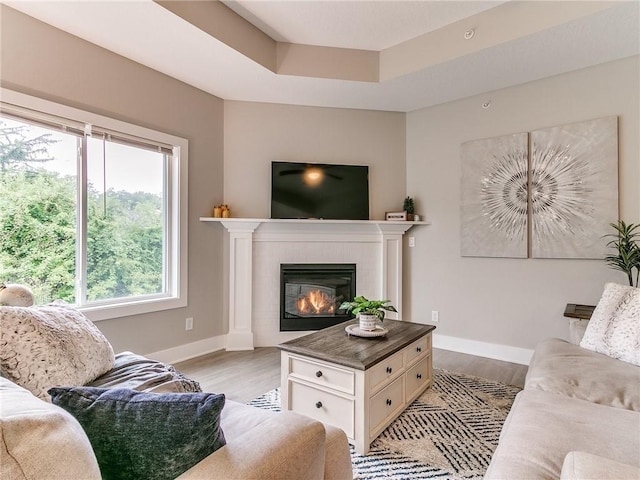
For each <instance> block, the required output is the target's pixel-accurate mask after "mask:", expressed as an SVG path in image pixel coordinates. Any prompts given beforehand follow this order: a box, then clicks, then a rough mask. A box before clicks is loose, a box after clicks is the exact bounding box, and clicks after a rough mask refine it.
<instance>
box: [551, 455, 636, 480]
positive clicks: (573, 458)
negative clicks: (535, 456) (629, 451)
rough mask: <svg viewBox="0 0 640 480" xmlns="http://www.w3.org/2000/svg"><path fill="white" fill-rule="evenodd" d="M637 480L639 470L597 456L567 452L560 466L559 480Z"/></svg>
mask: <svg viewBox="0 0 640 480" xmlns="http://www.w3.org/2000/svg"><path fill="white" fill-rule="evenodd" d="M592 478H593V479H596V478H597V479H598V480H638V479H639V478H640V468H638V467H634V466H632V465H627V464H624V463H620V462H616V461H613V460H611V459H609V458H604V457H601V456H599V455H592V454H590V453H584V452H569V453H568V454H567V456H566V457H565V458H564V463H563V464H562V474H561V475H560V480H585V479H592Z"/></svg>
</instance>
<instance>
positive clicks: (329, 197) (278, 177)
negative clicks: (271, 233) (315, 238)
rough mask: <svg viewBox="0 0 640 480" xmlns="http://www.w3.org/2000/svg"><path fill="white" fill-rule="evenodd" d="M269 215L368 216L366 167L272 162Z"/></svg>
mask: <svg viewBox="0 0 640 480" xmlns="http://www.w3.org/2000/svg"><path fill="white" fill-rule="evenodd" d="M271 218H323V219H331V220H369V167H367V166H363V165H329V164H316V163H292V162H272V163H271Z"/></svg>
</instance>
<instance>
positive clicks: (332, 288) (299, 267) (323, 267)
mask: <svg viewBox="0 0 640 480" xmlns="http://www.w3.org/2000/svg"><path fill="white" fill-rule="evenodd" d="M355 291H356V266H355V264H351V263H340V264H333V263H331V264H327V263H312V264H309V263H295V264H281V265H280V331H305V330H320V329H322V328H326V327H330V326H332V325H336V324H338V323H341V322H344V321H345V320H348V319H349V318H351V315H350V314H349V313H347V312H346V311H344V310H340V308H339V307H340V304H342V302H345V301H351V300H353V297H354V296H355Z"/></svg>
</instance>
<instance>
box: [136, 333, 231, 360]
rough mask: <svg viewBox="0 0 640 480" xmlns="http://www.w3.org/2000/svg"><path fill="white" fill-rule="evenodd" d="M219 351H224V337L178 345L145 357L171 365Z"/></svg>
mask: <svg viewBox="0 0 640 480" xmlns="http://www.w3.org/2000/svg"><path fill="white" fill-rule="evenodd" d="M219 350H224V335H219V336H217V337H209V338H205V339H204V340H198V341H197V342H192V343H187V344H185V345H178V346H177V347H172V348H168V349H166V350H160V351H159V352H155V353H149V354H148V355H145V356H146V357H149V358H152V359H154V360H158V361H159V362H163V363H170V364H172V363H178V362H182V361H184V360H189V359H190V358H194V357H199V356H200V355H206V354H207V353H213V352H217V351H219Z"/></svg>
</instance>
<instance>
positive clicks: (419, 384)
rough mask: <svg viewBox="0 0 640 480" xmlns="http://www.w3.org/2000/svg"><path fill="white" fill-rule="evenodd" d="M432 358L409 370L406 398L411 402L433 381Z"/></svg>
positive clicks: (427, 358)
mask: <svg viewBox="0 0 640 480" xmlns="http://www.w3.org/2000/svg"><path fill="white" fill-rule="evenodd" d="M430 360H431V358H430V357H426V358H423V359H422V360H420V361H419V362H418V363H416V364H415V365H414V366H413V367H411V368H410V369H409V370H407V374H406V376H407V379H406V382H405V392H406V396H405V398H406V399H407V401H410V400H411V399H412V398H413V396H414V395H415V394H416V393H417V392H418V391H419V390H421V389H423V388H424V387H425V385H426V384H427V383H429V382H430V381H431V362H430Z"/></svg>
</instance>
